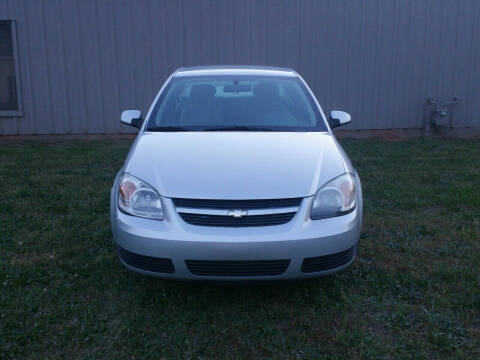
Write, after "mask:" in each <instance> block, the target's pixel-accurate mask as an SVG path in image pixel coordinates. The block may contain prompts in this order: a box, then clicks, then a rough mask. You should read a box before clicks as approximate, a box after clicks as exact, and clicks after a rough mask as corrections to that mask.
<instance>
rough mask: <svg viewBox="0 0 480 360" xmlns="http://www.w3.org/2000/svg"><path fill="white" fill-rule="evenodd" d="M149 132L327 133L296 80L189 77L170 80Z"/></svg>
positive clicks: (156, 109)
mask: <svg viewBox="0 0 480 360" xmlns="http://www.w3.org/2000/svg"><path fill="white" fill-rule="evenodd" d="M146 130H147V131H207V130H208V131H215V130H218V131H229V130H230V131H327V129H326V126H325V123H324V121H323V119H322V117H321V115H320V112H319V111H318V108H317V106H316V104H315V103H314V100H313V99H312V96H311V95H310V93H309V92H308V91H307V89H306V87H305V86H304V85H303V83H302V82H301V81H300V79H299V78H297V77H274V76H252V75H213V76H212V75H211V76H185V77H174V78H172V79H171V81H170V82H169V84H168V85H167V87H166V88H165V90H164V91H163V92H162V95H161V96H160V98H159V99H158V101H157V103H156V104H155V107H154V109H153V111H152V114H151V116H150V120H149V122H148V124H147V127H146Z"/></svg>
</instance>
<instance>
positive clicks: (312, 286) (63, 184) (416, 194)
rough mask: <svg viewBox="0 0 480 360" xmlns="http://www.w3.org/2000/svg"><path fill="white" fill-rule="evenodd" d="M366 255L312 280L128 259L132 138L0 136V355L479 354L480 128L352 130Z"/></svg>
mask: <svg viewBox="0 0 480 360" xmlns="http://www.w3.org/2000/svg"><path fill="white" fill-rule="evenodd" d="M342 143H343V144H344V146H345V149H346V150H347V152H348V153H349V155H350V156H351V159H352V162H353V163H354V165H355V167H356V168H357V170H358V172H359V173H360V176H361V178H362V182H363V187H364V202H365V204H364V209H365V221H364V226H363V231H362V236H361V240H360V247H359V257H358V258H357V260H356V261H355V262H354V264H353V265H352V266H351V267H350V268H349V269H347V270H346V271H344V272H342V273H340V274H337V275H334V276H330V277H326V278H320V279H315V280H309V281H303V282H293V283H273V284H262V285H242V286H231V285H218V284H217V285H214V284H205V283H201V284H198V283H182V282H181V283H179V282H168V281H162V280H157V279H151V278H146V277H142V276H138V275H135V274H133V273H130V272H129V271H127V270H126V269H124V268H123V267H122V265H121V264H120V263H119V261H118V260H117V258H116V254H115V250H114V247H113V244H112V236H111V231H110V222H109V195H110V194H109V190H110V186H111V183H112V181H113V178H114V175H115V173H116V171H117V170H118V169H119V168H120V167H121V165H122V162H123V160H124V158H125V155H126V153H127V150H128V148H129V145H130V141H128V140H118V141H114V140H105V141H83V142H82V141H70V142H63V143H54V144H46V143H43V144H42V143H35V142H28V143H23V144H19V143H9V144H7V143H3V144H2V145H0V184H1V186H0V188H1V196H0V358H2V359H10V358H11V359H25V358H38V359H43V358H59V359H64V358H85V359H90V358H92V359H99V358H105V359H111V358H122V359H126V358H128V359H133V358H135V359H137V358H142V359H144V358H145V359H158V358H181V359H217V358H244V359H253V358H274V359H277V358H291V359H302V358H314V359H316V358H328V359H331V358H339V359H356V358H373V359H405V358H415V359H417V358H418V359H424V358H425V359H432V358H434V359H440V358H442V359H443V358H455V359H457V358H459V359H462V358H463V359H473V358H477V359H478V358H479V357H480V275H479V274H480V142H479V141H465V140H432V141H424V140H414V141H402V142H387V141H378V140H342Z"/></svg>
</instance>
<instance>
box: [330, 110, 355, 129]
mask: <svg viewBox="0 0 480 360" xmlns="http://www.w3.org/2000/svg"><path fill="white" fill-rule="evenodd" d="M350 121H352V117H351V116H350V114H349V113H346V112H345V111H339V110H332V111H331V112H330V120H329V123H330V127H331V128H332V129H333V128H336V127H339V126H342V125H346V124H348V123H349V122H350Z"/></svg>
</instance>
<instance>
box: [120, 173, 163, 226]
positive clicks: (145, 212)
mask: <svg viewBox="0 0 480 360" xmlns="http://www.w3.org/2000/svg"><path fill="white" fill-rule="evenodd" d="M118 207H119V208H120V210H122V211H123V212H124V213H127V214H130V215H134V216H139V217H144V218H148V219H156V220H163V208H162V201H161V199H160V195H159V194H158V193H157V191H156V190H155V189H154V188H153V187H151V186H150V185H148V184H146V183H145V182H143V181H142V180H140V179H138V178H136V177H135V176H133V175H130V174H128V173H124V174H122V175H121V176H120V179H119V182H118Z"/></svg>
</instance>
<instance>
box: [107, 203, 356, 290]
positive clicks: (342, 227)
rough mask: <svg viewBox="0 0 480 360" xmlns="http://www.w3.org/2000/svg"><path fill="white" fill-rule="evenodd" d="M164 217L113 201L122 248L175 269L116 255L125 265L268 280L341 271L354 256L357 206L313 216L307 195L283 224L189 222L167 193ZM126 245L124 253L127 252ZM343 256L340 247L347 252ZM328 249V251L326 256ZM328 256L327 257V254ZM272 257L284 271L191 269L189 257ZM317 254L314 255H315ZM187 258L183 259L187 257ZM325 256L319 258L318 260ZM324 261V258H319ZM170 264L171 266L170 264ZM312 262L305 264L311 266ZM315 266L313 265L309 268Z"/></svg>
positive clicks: (180, 274)
mask: <svg viewBox="0 0 480 360" xmlns="http://www.w3.org/2000/svg"><path fill="white" fill-rule="evenodd" d="M163 200H164V201H163V204H164V207H165V214H166V218H165V220H163V221H157V220H149V219H143V218H138V217H134V216H130V215H126V214H124V213H122V212H120V211H119V210H118V208H117V207H116V206H112V227H113V234H114V241H115V244H116V246H117V248H120V253H121V254H122V250H124V252H123V254H124V255H125V254H132V256H133V257H134V258H135V255H140V256H141V258H142V259H144V260H145V261H146V262H147V263H152V261H155V259H160V260H170V261H171V263H172V265H173V272H171V271H169V272H167V271H163V270H162V269H163V268H161V267H160V268H155V267H153V269H160V271H161V272H158V271H149V270H145V268H148V269H152V267H150V266H146V267H144V266H143V269H142V268H139V267H136V266H132V264H135V262H132V261H130V259H131V258H130V257H128V256H127V257H125V256H119V258H120V260H121V262H122V263H123V264H124V265H125V266H126V267H127V268H129V269H131V270H133V271H135V272H138V273H141V274H144V275H150V276H157V277H163V278H172V279H183V280H195V279H196V280H228V281H230V280H272V279H298V278H308V277H315V276H322V275H327V274H331V273H334V272H337V271H341V270H343V269H345V268H346V267H348V266H349V265H350V264H351V263H352V262H353V260H354V258H355V255H356V249H357V242H358V239H359V235H360V227H361V211H359V209H358V208H357V209H355V210H354V211H353V212H351V213H349V214H346V215H344V216H339V217H336V218H329V219H323V220H311V219H310V217H309V215H308V214H309V211H308V209H309V205H310V200H311V199H310V198H306V199H303V201H302V204H301V205H300V209H299V210H298V212H297V213H296V214H295V216H294V218H293V219H292V220H291V221H290V222H288V223H286V224H283V225H275V226H263V227H244V228H225V227H208V226H196V225H190V224H188V223H186V222H184V221H183V220H182V219H181V217H180V216H179V214H178V213H177V212H176V210H175V206H174V205H173V203H172V201H171V200H170V199H168V198H164V199H163ZM125 251H126V253H125ZM347 251H350V253H349V255H348V256H347V257H345V256H343V258H342V259H343V260H342V261H340V264H341V265H340V266H336V265H338V264H339V262H338V261H336V262H335V261H333V262H332V261H331V259H333V258H336V259H338V258H339V256H340V255H339V253H341V254H342V253H343V254H346V253H347ZM329 255H331V256H330V257H328V256H329ZM317 257H318V258H319V259H326V260H327V262H326V263H327V265H328V264H331V265H332V266H334V267H330V268H328V266H327V268H325V266H323V267H320V269H322V270H321V271H313V272H305V267H304V268H303V270H304V271H302V263H303V262H304V259H305V258H316V259H317ZM329 259H330V260H329ZM272 260H289V261H288V265H287V267H286V269H285V271H283V272H281V273H280V274H278V272H276V275H265V274H264V273H262V272H260V273H259V275H258V274H257V275H248V276H242V275H237V274H236V275H232V274H230V273H228V272H227V273H228V274H230V275H220V276H219V275H218V274H217V275H194V273H195V271H193V273H192V268H191V267H190V269H189V267H188V266H187V263H188V261H190V263H191V261H194V262H195V261H196V262H200V263H202V261H208V262H224V261H232V262H234V264H239V263H242V262H245V261H247V262H249V263H252V264H263V263H262V261H263V262H267V263H272ZM314 260H315V259H314ZM186 261H187V262H186ZM322 261H323V260H322ZM323 262H324V263H325V261H323ZM169 269H170V268H169ZM311 269H312V268H310V269H309V271H311ZM313 269H314V270H315V268H313Z"/></svg>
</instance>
